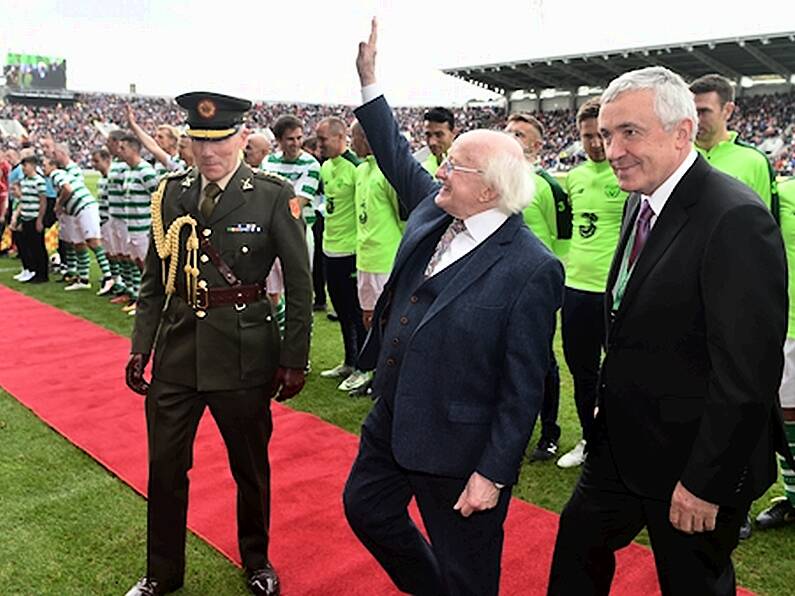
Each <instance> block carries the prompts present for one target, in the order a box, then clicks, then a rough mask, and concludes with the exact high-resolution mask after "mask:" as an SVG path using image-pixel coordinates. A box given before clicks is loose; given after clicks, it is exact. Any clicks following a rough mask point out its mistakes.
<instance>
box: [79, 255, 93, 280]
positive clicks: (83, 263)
mask: <svg viewBox="0 0 795 596" xmlns="http://www.w3.org/2000/svg"><path fill="white" fill-rule="evenodd" d="M90 269H91V261H90V260H89V259H88V249H86V248H84V249H83V250H80V251H77V277H79V278H80V280H81V281H88V272H89V271H90Z"/></svg>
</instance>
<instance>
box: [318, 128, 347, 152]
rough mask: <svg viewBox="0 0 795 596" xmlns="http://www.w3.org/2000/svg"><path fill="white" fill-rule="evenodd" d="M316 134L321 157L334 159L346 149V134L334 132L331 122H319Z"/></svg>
mask: <svg viewBox="0 0 795 596" xmlns="http://www.w3.org/2000/svg"><path fill="white" fill-rule="evenodd" d="M315 136H316V137H317V149H318V152H319V153H320V155H321V157H323V158H325V159H333V158H335V157H337V156H338V155H342V153H343V152H344V151H345V134H340V133H334V132H333V131H332V127H331V125H330V124H329V123H327V122H326V123H321V124H318V126H317V129H316V130H315Z"/></svg>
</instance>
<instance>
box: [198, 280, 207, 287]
mask: <svg viewBox="0 0 795 596" xmlns="http://www.w3.org/2000/svg"><path fill="white" fill-rule="evenodd" d="M196 285H198V286H199V287H200V288H201V289H204V288H206V287H207V282H206V281H205V280H203V279H200V280H199V281H198V283H197V284H196Z"/></svg>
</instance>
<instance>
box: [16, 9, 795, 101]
mask: <svg viewBox="0 0 795 596" xmlns="http://www.w3.org/2000/svg"><path fill="white" fill-rule="evenodd" d="M0 15H3V16H2V24H0V52H1V54H0V60H2V61H3V62H4V61H5V55H6V53H7V52H9V51H10V52H18V53H28V54H42V55H48V56H58V57H63V58H66V59H67V64H68V72H67V76H68V86H69V88H70V89H74V90H81V91H86V90H88V91H110V92H126V91H127V90H128V88H129V85H130V83H135V84H136V86H137V89H138V92H139V93H142V94H147V95H168V96H174V95H178V94H179V93H183V92H186V91H192V90H212V91H218V92H223V93H229V94H233V95H240V96H243V97H247V98H249V99H272V100H298V101H308V102H340V103H356V102H358V100H359V86H358V79H357V77H356V70H355V65H354V60H355V56H356V47H357V43H358V41H359V40H363V39H365V38H366V36H367V34H368V32H369V19H370V16H371V15H376V16H378V19H379V23H380V36H379V55H378V59H379V68H378V78H379V82H380V83H381V84H382V86H383V87H384V89H385V91H386V92H387V96H388V97H389V99H390V100H391V102H392V103H393V104H396V105H398V104H423V105H428V104H434V103H463V102H464V101H466V100H468V99H472V98H484V97H488V95H489V94H488V93H487V92H485V91H483V90H481V89H478V88H476V87H474V86H472V85H469V84H467V83H464V82H461V81H458V80H456V79H454V78H452V77H448V76H446V75H443V74H441V72H440V71H439V69H440V68H445V67H452V66H466V65H472V64H483V63H489V62H497V61H506V60H518V59H525V58H538V57H544V56H558V55H563V54H577V53H584V52H591V51H598V50H605V49H619V48H631V47H637V46H644V45H654V44H661V43H675V42H683V41H693V40H699V39H713V38H722V37H734V36H740V35H751V34H758V33H778V32H782V31H795V10H793V9H792V0H788V1H779V0H757V1H756V2H753V3H746V2H743V3H732V2H729V1H728V0H723V1H722V2H704V1H701V2H693V1H692V0H667V1H666V2H662V3H645V2H644V3H641V2H637V0H603V1H602V2H599V3H597V2H592V1H591V2H582V1H580V0H485V1H480V2H466V1H463V0H458V1H455V2H453V1H449V0H431V1H418V0H403V1H388V0H361V1H353V0H318V1H316V0H294V1H284V0H281V1H279V2H272V1H268V0H258V1H243V0H215V1H213V2H208V1H206V0H125V1H123V2H119V1H118V0H103V1H102V2H100V1H97V0H33V1H32V2H21V1H20V0H0Z"/></svg>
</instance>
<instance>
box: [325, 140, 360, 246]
mask: <svg viewBox="0 0 795 596" xmlns="http://www.w3.org/2000/svg"><path fill="white" fill-rule="evenodd" d="M358 165H359V158H357V157H356V155H355V154H354V153H353V152H352V151H351V150H350V149H347V150H346V151H345V153H343V154H342V155H338V156H337V157H333V158H331V159H327V160H326V161H324V162H323V165H322V166H321V168H320V178H321V180H322V181H323V191H324V193H325V196H326V221H325V225H324V228H323V251H324V252H326V253H329V254H336V255H352V254H354V253H355V252H356V204H355V194H356V166H358Z"/></svg>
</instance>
